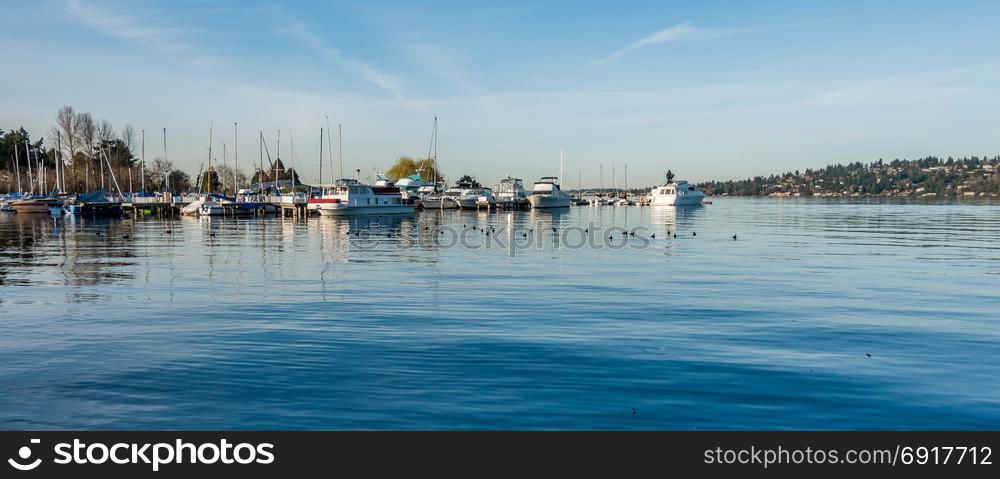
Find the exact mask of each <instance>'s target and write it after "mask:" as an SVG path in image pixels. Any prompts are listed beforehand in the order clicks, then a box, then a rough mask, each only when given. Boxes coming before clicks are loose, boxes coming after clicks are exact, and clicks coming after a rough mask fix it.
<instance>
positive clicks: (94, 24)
mask: <svg viewBox="0 0 1000 479" xmlns="http://www.w3.org/2000/svg"><path fill="white" fill-rule="evenodd" d="M65 5H66V12H67V13H68V14H69V15H70V16H72V17H73V18H75V19H76V20H78V21H80V22H82V23H83V24H85V25H87V26H89V27H90V28H92V29H94V30H96V31H98V32H100V33H101V34H103V35H107V36H109V37H114V38H119V39H122V40H127V41H131V42H137V43H141V44H145V45H148V46H152V47H156V48H159V49H162V50H165V51H171V52H175V51H179V50H182V49H184V48H185V47H186V45H185V44H184V43H183V42H180V41H178V40H177V39H175V38H173V37H172V35H170V34H169V33H168V32H167V31H165V30H163V29H160V28H157V27H153V26H150V25H145V24H143V23H142V22H140V21H138V20H136V19H135V18H132V17H130V16H128V15H125V14H123V13H121V12H116V11H112V10H110V9H107V8H103V7H100V6H97V5H95V4H93V3H84V2H81V1H80V0H67V1H66V3H65Z"/></svg>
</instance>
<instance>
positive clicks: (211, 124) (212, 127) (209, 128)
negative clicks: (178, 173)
mask: <svg viewBox="0 0 1000 479" xmlns="http://www.w3.org/2000/svg"><path fill="white" fill-rule="evenodd" d="M213 129H215V122H210V123H209V124H208V169H206V170H205V175H207V176H208V188H206V190H207V191H206V192H207V193H211V192H212V130H213ZM199 189H200V188H199Z"/></svg>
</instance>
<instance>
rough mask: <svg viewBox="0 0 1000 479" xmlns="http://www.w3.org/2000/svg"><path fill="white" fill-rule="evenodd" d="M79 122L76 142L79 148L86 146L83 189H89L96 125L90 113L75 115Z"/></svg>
mask: <svg viewBox="0 0 1000 479" xmlns="http://www.w3.org/2000/svg"><path fill="white" fill-rule="evenodd" d="M77 119H78V120H79V122H80V125H79V127H78V128H77V135H78V138H77V142H78V143H79V144H80V146H83V145H87V163H86V164H85V165H84V168H85V171H84V172H83V174H84V188H85V189H88V190H89V189H90V171H91V169H93V168H94V166H96V165H95V164H94V140H95V139H97V124H96V123H95V122H94V117H93V115H91V114H90V113H80V114H79V115H77Z"/></svg>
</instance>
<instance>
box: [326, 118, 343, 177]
mask: <svg viewBox="0 0 1000 479" xmlns="http://www.w3.org/2000/svg"><path fill="white" fill-rule="evenodd" d="M324 116H325V117H326V152H327V155H326V156H327V158H329V161H330V176H333V171H334V170H333V138H332V137H331V135H332V129H331V128H330V115H324ZM340 175H341V176H343V175H344V171H343V167H341V171H340ZM335 179H336V178H335Z"/></svg>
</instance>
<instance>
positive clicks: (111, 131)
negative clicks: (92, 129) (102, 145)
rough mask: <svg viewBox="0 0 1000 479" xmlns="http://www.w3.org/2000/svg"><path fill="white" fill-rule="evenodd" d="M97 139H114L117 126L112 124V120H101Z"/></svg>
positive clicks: (103, 140)
mask: <svg viewBox="0 0 1000 479" xmlns="http://www.w3.org/2000/svg"><path fill="white" fill-rule="evenodd" d="M97 139H98V140H101V141H102V142H105V141H114V139H115V127H113V126H111V122H110V121H108V120H101V124H100V125H98V126H97Z"/></svg>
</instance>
